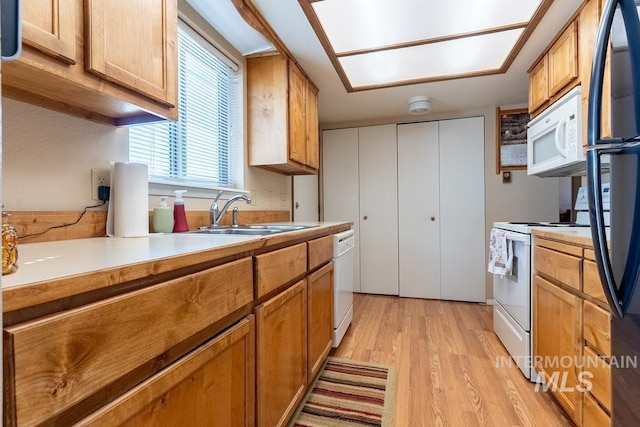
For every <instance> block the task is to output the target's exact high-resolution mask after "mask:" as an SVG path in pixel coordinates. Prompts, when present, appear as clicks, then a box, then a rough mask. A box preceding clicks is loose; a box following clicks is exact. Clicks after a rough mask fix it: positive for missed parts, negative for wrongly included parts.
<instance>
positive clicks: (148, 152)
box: [129, 22, 242, 188]
mask: <svg viewBox="0 0 640 427" xmlns="http://www.w3.org/2000/svg"><path fill="white" fill-rule="evenodd" d="M237 81H238V78H237V66H235V64H233V63H231V61H229V60H228V59H227V58H226V57H224V56H223V55H222V54H221V53H220V52H218V51H217V50H216V49H215V47H213V46H212V45H211V44H210V43H209V42H208V41H207V40H205V39H204V38H203V37H201V36H200V35H198V34H197V33H196V32H195V31H193V30H192V29H191V28H189V27H188V26H187V25H185V24H184V23H182V22H181V23H180V26H179V29H178V98H179V100H178V114H179V119H178V122H176V123H174V122H161V123H156V124H150V125H142V126H135V127H132V128H131V129H130V131H129V160H130V161H131V162H140V163H146V164H147V165H149V179H150V180H151V181H155V182H167V183H179V184H183V185H189V184H191V185H194V186H212V187H228V188H235V187H236V186H237V185H238V182H237V181H238V180H237V179H235V177H236V176H237V173H238V171H236V170H234V169H236V168H235V167H234V165H237V164H238V162H237V157H238V156H240V155H241V147H242V141H238V140H237V139H238V138H234V125H235V122H236V119H237V117H238V116H237V114H238V109H239V103H238V102H237V93H236V91H237V85H238V82H237Z"/></svg>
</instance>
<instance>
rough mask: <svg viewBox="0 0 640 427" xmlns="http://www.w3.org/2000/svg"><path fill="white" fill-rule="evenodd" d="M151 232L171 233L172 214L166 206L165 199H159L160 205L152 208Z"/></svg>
mask: <svg viewBox="0 0 640 427" xmlns="http://www.w3.org/2000/svg"><path fill="white" fill-rule="evenodd" d="M153 231H154V232H155V233H171V232H172V231H173V212H172V211H171V208H170V207H169V206H167V197H166V196H165V197H160V204H159V205H158V206H157V207H155V208H153Z"/></svg>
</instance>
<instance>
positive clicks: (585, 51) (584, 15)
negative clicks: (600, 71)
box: [578, 0, 604, 145]
mask: <svg viewBox="0 0 640 427" xmlns="http://www.w3.org/2000/svg"><path fill="white" fill-rule="evenodd" d="M600 14H601V11H600V0H589V1H587V2H585V5H584V7H583V8H582V10H581V11H580V15H579V16H578V32H579V33H578V58H579V75H580V85H581V86H582V145H587V123H588V120H587V117H588V115H587V114H588V111H587V106H588V104H589V88H590V86H591V63H592V61H593V51H594V49H595V45H596V33H597V31H598V22H599V19H600ZM603 99H604V97H603Z"/></svg>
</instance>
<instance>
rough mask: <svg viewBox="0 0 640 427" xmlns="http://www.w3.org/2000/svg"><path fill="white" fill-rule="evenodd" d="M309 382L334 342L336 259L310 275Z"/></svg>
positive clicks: (308, 316)
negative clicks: (334, 275)
mask: <svg viewBox="0 0 640 427" xmlns="http://www.w3.org/2000/svg"><path fill="white" fill-rule="evenodd" d="M307 308H308V315H307V320H308V325H307V331H308V332H307V334H308V336H307V343H308V348H307V358H308V363H307V365H308V368H307V369H308V383H309V384H310V383H311V381H312V380H313V378H314V377H315V376H316V374H317V373H318V372H319V371H320V368H322V364H323V363H324V360H325V359H326V358H327V355H328V354H329V351H331V346H332V345H333V262H330V263H329V264H327V265H325V266H324V267H322V268H320V269H319V270H318V271H316V272H314V273H311V274H310V275H309V276H307Z"/></svg>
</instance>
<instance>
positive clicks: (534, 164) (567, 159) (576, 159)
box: [527, 86, 587, 177]
mask: <svg viewBox="0 0 640 427" xmlns="http://www.w3.org/2000/svg"><path fill="white" fill-rule="evenodd" d="M582 120H583V117H582V89H581V87H580V86H576V87H575V88H573V89H571V90H570V91H569V92H567V93H566V94H565V95H564V96H563V97H562V98H560V99H559V100H557V101H556V102H555V103H554V104H553V105H551V106H550V107H548V108H547V109H546V110H544V111H543V112H542V113H541V114H540V115H539V116H537V117H535V118H534V119H533V120H531V121H530V122H529V124H528V130H527V173H528V174H529V175H537V176H542V177H549V176H573V175H585V174H586V167H587V161H586V156H585V154H584V151H583V148H582Z"/></svg>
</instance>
